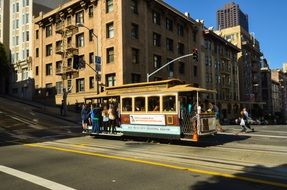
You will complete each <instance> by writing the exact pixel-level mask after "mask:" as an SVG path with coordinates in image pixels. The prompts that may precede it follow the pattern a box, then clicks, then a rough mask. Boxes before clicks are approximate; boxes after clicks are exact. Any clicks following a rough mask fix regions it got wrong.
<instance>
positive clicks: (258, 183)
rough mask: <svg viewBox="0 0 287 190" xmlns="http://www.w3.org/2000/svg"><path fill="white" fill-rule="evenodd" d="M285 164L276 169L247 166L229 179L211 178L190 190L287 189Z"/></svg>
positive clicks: (286, 165) (286, 168) (286, 166)
mask: <svg viewBox="0 0 287 190" xmlns="http://www.w3.org/2000/svg"><path fill="white" fill-rule="evenodd" d="M286 179H287V164H284V165H280V166H277V167H271V168H269V167H265V166H262V165H256V166H252V167H250V166H248V167H245V168H243V170H242V172H240V173H236V174H233V175H232V176H230V177H221V176H213V177H210V178H209V179H208V180H205V181H199V182H197V183H196V184H194V185H191V186H190V188H189V189H190V190H207V189H220V190H231V189H232V190H242V189H246V190H253V189H254V190H259V189H260V190H282V189H287V183H286Z"/></svg>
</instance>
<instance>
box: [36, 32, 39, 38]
mask: <svg viewBox="0 0 287 190" xmlns="http://www.w3.org/2000/svg"><path fill="white" fill-rule="evenodd" d="M36 39H39V30H36Z"/></svg>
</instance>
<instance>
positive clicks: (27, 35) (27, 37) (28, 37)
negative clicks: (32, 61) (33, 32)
mask: <svg viewBox="0 0 287 190" xmlns="http://www.w3.org/2000/svg"><path fill="white" fill-rule="evenodd" d="M29 40H30V35H29V31H26V41H29Z"/></svg>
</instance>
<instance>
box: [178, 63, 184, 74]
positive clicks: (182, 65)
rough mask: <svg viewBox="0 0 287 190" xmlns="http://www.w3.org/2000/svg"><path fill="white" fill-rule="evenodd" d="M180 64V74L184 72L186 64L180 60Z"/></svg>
mask: <svg viewBox="0 0 287 190" xmlns="http://www.w3.org/2000/svg"><path fill="white" fill-rule="evenodd" d="M178 64H179V67H178V73H179V74H184V70H185V64H184V63H183V62H179V63H178Z"/></svg>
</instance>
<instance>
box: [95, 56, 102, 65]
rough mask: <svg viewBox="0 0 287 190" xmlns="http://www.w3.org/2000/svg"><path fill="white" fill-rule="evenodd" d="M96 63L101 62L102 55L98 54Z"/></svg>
mask: <svg viewBox="0 0 287 190" xmlns="http://www.w3.org/2000/svg"><path fill="white" fill-rule="evenodd" d="M96 64H101V57H100V56H96Z"/></svg>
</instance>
